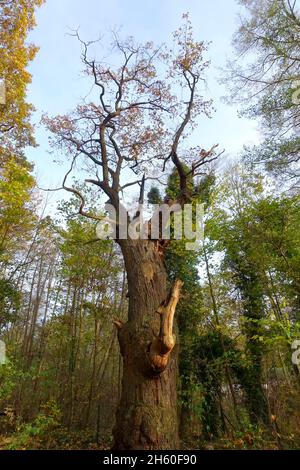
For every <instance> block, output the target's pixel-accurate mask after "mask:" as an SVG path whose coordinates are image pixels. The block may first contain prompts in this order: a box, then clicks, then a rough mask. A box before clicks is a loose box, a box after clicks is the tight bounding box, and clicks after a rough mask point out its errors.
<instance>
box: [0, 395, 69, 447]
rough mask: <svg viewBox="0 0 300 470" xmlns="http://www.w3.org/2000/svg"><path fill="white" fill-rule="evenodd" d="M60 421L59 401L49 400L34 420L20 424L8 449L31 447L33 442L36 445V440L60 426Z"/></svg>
mask: <svg viewBox="0 0 300 470" xmlns="http://www.w3.org/2000/svg"><path fill="white" fill-rule="evenodd" d="M60 421H61V411H60V409H59V408H58V406H57V403H56V402H55V401H53V400H49V401H48V402H47V403H45V404H44V405H42V407H41V412H40V413H39V414H38V415H37V417H36V418H35V419H34V420H33V422H31V423H26V424H21V425H19V427H18V428H17V431H16V433H15V434H14V436H13V438H12V439H11V441H10V443H9V445H8V449H9V450H17V449H19V450H24V449H30V448H31V447H32V444H33V442H34V445H35V446H36V441H37V440H38V439H40V438H43V437H45V435H46V434H47V433H49V432H50V431H52V430H53V429H54V428H56V427H57V426H59V425H60Z"/></svg>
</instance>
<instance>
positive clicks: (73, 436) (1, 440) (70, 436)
mask: <svg viewBox="0 0 300 470" xmlns="http://www.w3.org/2000/svg"><path fill="white" fill-rule="evenodd" d="M111 446H112V437H111V435H108V436H105V437H103V436H102V437H101V438H100V439H99V442H96V439H95V434H94V433H92V432H89V431H69V430H68V429H64V428H59V429H57V430H53V431H52V432H50V433H47V435H45V436H38V435H30V434H28V433H27V434H26V433H24V432H23V433H17V432H15V433H12V434H0V450H30V449H32V450H43V449H45V450H53V449H57V450H78V449H80V450H109V449H110V448H111ZM297 447H298V448H299V447H300V446H297V445H296V444H295V442H292V441H291V440H290V439H288V440H287V441H285V442H284V443H283V442H281V443H278V442H276V439H272V436H269V437H266V436H261V438H257V436H252V435H251V434H249V433H246V434H244V435H241V436H240V437H237V436H235V437H233V436H232V437H227V438H220V439H215V440H211V441H203V440H201V439H199V438H197V439H194V440H190V441H189V442H182V443H181V449H182V450H196V449H197V450H223V449H224V450H230V449H232V450H257V449H264V450H279V449H280V448H284V449H295V448H297Z"/></svg>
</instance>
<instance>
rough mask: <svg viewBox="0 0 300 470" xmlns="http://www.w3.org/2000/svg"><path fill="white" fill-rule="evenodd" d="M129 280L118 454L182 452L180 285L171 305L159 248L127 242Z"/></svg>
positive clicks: (122, 345)
mask: <svg viewBox="0 0 300 470" xmlns="http://www.w3.org/2000/svg"><path fill="white" fill-rule="evenodd" d="M120 245H121V249H122V252H123V256H124V261H125V267H126V271H127V277H128V279H127V280H128V296H129V311H128V322H127V323H126V324H122V323H121V322H118V321H116V322H115V323H116V324H117V326H118V338H119V343H120V349H121V354H122V356H123V380H122V394H121V401H120V404H119V408H118V411H117V416H116V425H115V428H114V432H113V434H114V439H115V442H114V449H120V450H124V449H176V448H178V424H177V394H176V388H177V387H176V385H177V383H176V382H177V348H175V349H173V348H174V345H175V336H174V335H173V333H172V328H173V316H174V313H175V308H176V304H177V302H178V296H179V290H180V287H181V283H180V281H177V285H176V286H175V287H174V289H173V292H172V295H170V296H169V299H168V289H167V274H166V269H165V265H164V260H163V257H162V255H161V254H160V253H159V251H158V250H157V249H156V244H155V243H154V242H149V241H144V240H138V241H133V240H123V241H122V240H121V241H120Z"/></svg>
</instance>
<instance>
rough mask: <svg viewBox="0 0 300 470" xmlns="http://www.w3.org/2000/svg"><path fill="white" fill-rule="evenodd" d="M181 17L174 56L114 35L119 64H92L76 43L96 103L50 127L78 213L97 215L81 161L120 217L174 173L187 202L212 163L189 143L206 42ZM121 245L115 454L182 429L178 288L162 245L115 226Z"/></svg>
mask: <svg viewBox="0 0 300 470" xmlns="http://www.w3.org/2000/svg"><path fill="white" fill-rule="evenodd" d="M184 19H185V21H184V24H183V26H182V27H181V28H179V29H178V30H177V31H176V32H175V33H174V38H173V39H174V43H173V45H172V49H168V48H167V47H165V46H162V47H155V46H154V45H153V44H152V43H146V44H144V45H140V44H137V43H136V42H135V41H134V40H133V39H132V38H129V39H127V40H125V41H121V40H120V39H119V37H118V36H117V35H114V34H113V47H112V50H111V60H114V61H115V62H116V63H117V65H115V66H112V65H108V64H107V62H106V61H100V62H99V61H97V60H96V59H94V58H92V52H91V51H92V48H94V47H95V43H85V42H83V41H82V40H81V39H80V38H78V39H79V40H80V41H81V43H82V46H83V52H82V60H83V63H84V65H85V72H86V74H87V76H88V77H89V78H90V79H91V81H92V83H93V91H92V93H94V95H95V98H93V100H91V101H90V102H87V101H86V100H85V101H84V102H83V103H82V104H80V105H79V106H77V108H76V109H75V111H74V112H73V113H71V114H68V115H60V116H57V117H55V118H48V117H45V118H44V120H45V122H46V124H47V126H48V128H49V129H50V131H51V132H52V135H53V145H54V146H57V147H58V148H59V149H60V150H63V152H65V153H67V154H68V155H69V158H70V160H71V166H70V170H69V171H68V172H67V174H66V175H65V177H64V181H63V188H64V189H66V190H68V191H70V192H73V193H74V194H75V195H76V196H77V197H78V198H79V202H80V207H79V213H80V214H82V215H86V216H87V217H92V218H97V217H98V216H97V215H95V214H94V213H90V212H89V210H88V209H86V205H85V199H84V196H83V195H82V194H81V193H80V190H79V189H78V188H76V187H75V185H71V184H70V183H68V177H70V175H71V173H72V170H73V169H75V168H78V167H81V163H83V169H84V171H87V172H88V174H89V175H91V176H89V178H87V179H86V180H85V182H86V184H92V185H96V186H97V187H98V188H99V190H100V192H102V193H105V194H106V195H107V197H108V198H109V199H108V200H109V202H110V204H111V205H112V206H113V207H114V209H115V211H116V213H117V216H118V215H119V211H120V207H121V208H122V204H123V202H124V200H125V199H126V190H128V191H129V194H132V190H133V188H134V187H137V188H138V193H139V203H143V200H144V189H145V185H146V184H147V181H148V180H150V179H151V180H153V179H155V180H158V181H162V180H163V179H164V176H165V175H166V176H167V175H168V173H170V171H171V169H174V168H175V169H176V171H177V173H178V176H179V185H180V190H179V193H178V194H179V196H178V200H177V201H176V202H178V203H179V204H180V205H181V206H183V204H185V203H188V202H191V200H192V197H193V195H192V193H191V189H190V188H191V185H190V184H188V182H189V181H190V179H191V177H194V176H196V175H197V174H198V172H199V169H200V167H202V166H203V165H204V164H205V163H207V162H209V161H211V160H212V159H214V158H216V155H215V147H212V149H211V150H209V151H205V150H204V149H202V148H201V147H193V148H190V147H188V145H185V138H186V137H187V136H188V133H189V132H190V131H191V130H192V129H193V128H194V125H195V124H196V120H197V118H198V117H199V116H200V115H209V113H210V108H211V102H210V101H209V100H205V99H204V98H203V97H202V96H201V88H202V87H201V84H203V83H204V71H205V69H206V67H207V66H208V62H207V61H205V59H204V57H203V56H204V53H205V52H206V45H205V44H204V43H203V42H198V41H195V40H194V39H193V33H192V27H191V24H190V21H189V19H188V17H187V15H184ZM121 210H122V209H121ZM134 217H135V216H132V218H134ZM150 224H151V221H150ZM115 241H116V243H118V244H119V246H120V248H121V251H122V254H123V257H124V263H125V268H126V272H127V281H128V298H129V308H128V321H127V322H126V323H125V324H124V323H122V322H121V321H118V320H116V321H115V324H116V326H117V328H118V338H119V343H120V350H121V354H122V356H123V366H124V367H123V382H122V383H123V385H122V397H121V402H120V405H119V408H118V412H117V417H116V425H115V429H114V439H115V442H114V447H115V448H116V449H174V448H176V447H177V446H178V428H177V398H176V381H177V348H176V347H175V345H176V337H175V335H174V331H173V330H174V324H173V323H174V314H175V310H176V305H177V303H178V301H179V297H180V289H181V286H182V281H181V280H179V279H177V280H175V282H174V284H173V286H172V287H170V286H169V285H168V279H167V271H166V266H165V261H164V257H165V251H166V246H167V244H166V243H165V240H161V239H159V238H157V237H156V238H155V239H152V238H151V236H149V238H147V239H137V240H133V239H131V238H130V237H128V238H127V239H122V238H121V237H120V236H119V227H117V230H116V236H115ZM87 263H88V259H87Z"/></svg>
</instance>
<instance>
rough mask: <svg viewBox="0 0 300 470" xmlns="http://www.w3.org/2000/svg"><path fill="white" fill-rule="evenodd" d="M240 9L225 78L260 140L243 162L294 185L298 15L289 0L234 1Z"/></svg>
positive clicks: (296, 171)
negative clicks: (253, 121)
mask: <svg viewBox="0 0 300 470" xmlns="http://www.w3.org/2000/svg"><path fill="white" fill-rule="evenodd" d="M239 3H240V4H241V5H242V6H243V7H244V12H245V13H244V14H243V15H242V16H241V21H240V27H239V29H238V30H237V32H236V34H235V36H234V40H233V44H234V47H235V49H236V53H237V56H236V60H235V61H232V63H231V64H230V74H229V77H228V82H229V86H230V88H231V91H232V94H231V96H230V99H231V100H232V99H233V98H234V99H235V100H237V101H239V102H241V103H242V105H243V110H242V114H244V115H246V116H247V117H250V118H253V119H258V121H259V122H260V124H261V127H262V130H263V135H264V137H265V141H264V142H263V143H262V145H260V146H257V147H256V148H255V149H252V148H249V149H248V150H247V152H246V155H245V156H246V158H247V160H249V161H250V162H252V163H254V164H262V165H264V167H265V168H266V169H267V170H268V171H270V172H271V173H272V174H273V175H275V176H281V177H283V178H284V180H285V181H287V182H288V183H289V185H290V186H292V187H299V124H300V121H299V44H300V33H299V25H300V16H299V11H298V9H297V4H296V2H295V1H290V0H255V1H253V0H240V2H239Z"/></svg>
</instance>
